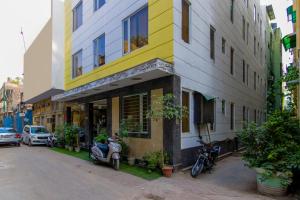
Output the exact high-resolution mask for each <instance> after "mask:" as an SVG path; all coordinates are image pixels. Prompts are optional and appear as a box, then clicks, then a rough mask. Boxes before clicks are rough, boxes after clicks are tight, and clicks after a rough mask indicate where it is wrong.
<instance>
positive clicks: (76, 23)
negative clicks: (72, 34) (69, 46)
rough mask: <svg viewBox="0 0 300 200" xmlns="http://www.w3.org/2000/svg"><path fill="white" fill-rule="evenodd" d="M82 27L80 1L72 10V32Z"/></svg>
mask: <svg viewBox="0 0 300 200" xmlns="http://www.w3.org/2000/svg"><path fill="white" fill-rule="evenodd" d="M81 25H82V1H80V2H79V3H78V4H77V5H76V6H75V8H74V9H73V31H76V30H77V29H78V28H79V27H80V26H81Z"/></svg>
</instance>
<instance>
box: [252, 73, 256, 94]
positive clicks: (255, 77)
mask: <svg viewBox="0 0 300 200" xmlns="http://www.w3.org/2000/svg"><path fill="white" fill-rule="evenodd" d="M253 82H254V89H255V90H256V72H254V81H253Z"/></svg>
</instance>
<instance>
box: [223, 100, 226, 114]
mask: <svg viewBox="0 0 300 200" xmlns="http://www.w3.org/2000/svg"><path fill="white" fill-rule="evenodd" d="M225 112H226V101H225V100H224V99H223V100H222V114H224V115H225Z"/></svg>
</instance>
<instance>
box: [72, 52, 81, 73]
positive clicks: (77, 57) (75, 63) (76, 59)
mask: <svg viewBox="0 0 300 200" xmlns="http://www.w3.org/2000/svg"><path fill="white" fill-rule="evenodd" d="M72 75H73V78H76V77H78V76H81V75H82V50H80V51H78V52H77V53H75V54H74V55H73V56H72Z"/></svg>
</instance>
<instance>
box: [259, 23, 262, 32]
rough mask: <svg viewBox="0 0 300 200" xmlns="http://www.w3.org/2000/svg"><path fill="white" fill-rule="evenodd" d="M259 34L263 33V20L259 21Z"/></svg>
mask: <svg viewBox="0 0 300 200" xmlns="http://www.w3.org/2000/svg"><path fill="white" fill-rule="evenodd" d="M259 34H260V35H261V34H262V21H261V20H260V23H259Z"/></svg>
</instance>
